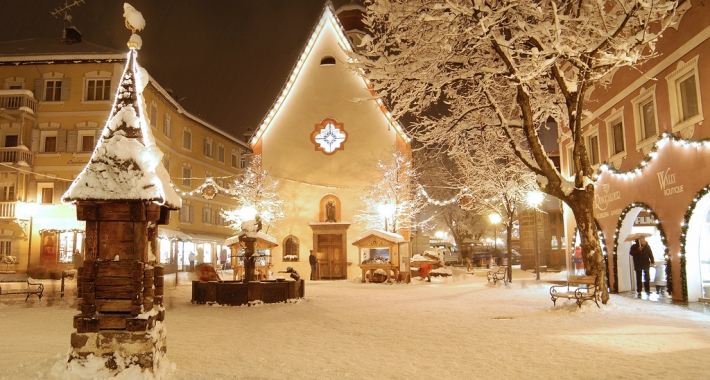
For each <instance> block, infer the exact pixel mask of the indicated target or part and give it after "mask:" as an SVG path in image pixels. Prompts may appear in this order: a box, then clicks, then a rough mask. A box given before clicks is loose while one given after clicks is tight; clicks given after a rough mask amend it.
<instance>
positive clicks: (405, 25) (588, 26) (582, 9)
mask: <svg viewBox="0 0 710 380" xmlns="http://www.w3.org/2000/svg"><path fill="white" fill-rule="evenodd" d="M676 4H677V2H676V1H669V0H648V1H645V2H644V1H638V0H614V1H611V0H599V1H598V0H575V1H569V0H551V1H549V2H548V1H542V2H541V1H529V0H507V1H500V0H377V1H374V0H367V1H366V6H367V8H368V13H367V18H366V21H365V22H366V25H367V26H368V28H369V29H370V35H369V36H367V37H366V38H365V39H364V40H363V44H362V45H363V46H362V48H363V52H362V53H360V54H354V56H353V58H355V59H356V60H357V62H355V63H354V65H355V67H356V69H358V70H360V71H362V72H364V73H365V74H366V75H367V77H368V78H369V79H370V80H371V83H372V86H373V89H374V91H375V93H376V95H377V96H379V97H381V98H382V99H383V100H384V101H385V103H386V104H387V105H388V106H389V108H390V109H391V112H392V115H393V116H394V117H396V118H400V117H402V116H403V115H407V114H409V115H413V116H415V117H416V120H415V122H413V123H412V125H411V130H412V134H413V135H414V137H415V138H416V139H418V140H419V141H420V142H422V143H424V144H427V145H430V146H431V145H441V144H443V145H445V146H446V147H448V148H449V149H453V150H456V149H460V147H461V146H467V145H469V144H470V139H469V137H470V134H471V133H472V132H474V131H477V130H482V129H486V128H491V127H494V128H497V129H499V130H500V131H501V132H502V133H503V134H504V136H506V137H507V138H508V144H509V145H510V146H511V148H512V149H513V151H514V153H515V155H516V156H517V157H518V158H519V159H520V160H521V161H522V162H523V163H524V164H525V165H526V166H527V167H528V168H529V169H530V170H531V171H532V172H533V173H535V174H536V176H537V177H536V178H537V182H538V185H539V186H540V188H541V189H542V190H543V191H544V192H545V193H547V194H550V195H553V196H555V197H557V198H559V199H560V200H562V201H563V202H565V203H566V204H567V205H568V206H569V207H570V209H571V210H572V212H573V213H574V216H575V219H576V222H577V226H578V228H579V231H580V235H581V237H582V249H583V252H584V262H585V268H587V269H588V271H589V273H590V274H592V275H597V276H598V278H599V282H598V285H599V286H600V287H601V289H603V294H602V300H603V301H604V302H606V301H607V299H608V297H609V296H608V294H607V286H606V283H605V279H604V276H603V274H604V272H605V271H604V260H603V255H602V250H601V247H600V244H599V240H598V237H597V234H596V230H595V223H594V214H593V211H594V207H593V206H594V179H595V178H594V172H595V171H594V169H593V167H592V164H591V162H590V160H589V158H588V155H587V147H586V146H585V142H584V138H583V136H582V127H583V125H584V120H585V116H587V115H588V112H587V111H585V99H586V98H585V95H587V93H588V92H589V90H590V88H592V87H593V86H599V85H602V84H603V81H604V80H605V78H608V77H609V76H610V74H612V73H614V72H615V71H616V70H618V69H619V68H621V67H625V66H636V65H639V64H640V63H641V62H643V61H644V60H646V59H648V58H650V57H652V56H654V55H655V52H654V43H655V41H656V40H657V38H658V36H659V35H660V34H661V33H662V32H663V30H664V29H665V28H666V27H668V26H669V24H670V23H671V22H672V21H673V20H674V18H673V17H669V16H672V15H673V12H674V11H675V6H676ZM548 118H553V119H554V120H556V121H557V122H558V123H560V124H562V125H563V128H568V129H569V130H568V131H566V132H565V133H569V134H571V138H572V140H573V141H574V147H573V161H574V165H575V166H574V168H573V173H574V176H573V178H572V179H571V180H568V179H567V178H565V177H563V176H562V175H561V174H560V172H559V171H558V170H557V169H556V168H555V166H554V164H553V163H552V161H551V160H550V158H549V157H548V155H547V153H546V152H545V149H544V148H543V145H542V143H541V142H540V139H539V137H538V128H539V127H540V126H542V125H543V124H544V123H545V122H546V121H547V120H548ZM516 131H521V132H522V134H523V136H524V137H525V140H524V142H525V145H524V146H523V145H521V144H519V143H518V142H517V140H516V139H515V138H514V136H515V132H516Z"/></svg>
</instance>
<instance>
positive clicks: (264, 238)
mask: <svg viewBox="0 0 710 380" xmlns="http://www.w3.org/2000/svg"><path fill="white" fill-rule="evenodd" d="M251 237H255V238H256V240H257V245H258V243H259V240H262V241H264V242H266V243H271V244H272V245H273V246H274V247H277V246H278V245H279V244H278V243H277V242H276V238H275V237H273V236H271V235H267V234H265V233H263V232H256V233H252V234H251ZM238 243H239V235H236V236H232V237H230V238H229V239H227V240H225V241H224V244H226V245H232V244H238Z"/></svg>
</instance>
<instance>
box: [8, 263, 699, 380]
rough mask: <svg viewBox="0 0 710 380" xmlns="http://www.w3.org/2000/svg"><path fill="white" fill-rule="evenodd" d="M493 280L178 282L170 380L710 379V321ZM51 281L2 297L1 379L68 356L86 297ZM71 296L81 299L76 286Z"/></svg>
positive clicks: (169, 321) (681, 311)
mask: <svg viewBox="0 0 710 380" xmlns="http://www.w3.org/2000/svg"><path fill="white" fill-rule="evenodd" d="M485 274H486V270H485V269H478V270H477V271H476V273H475V275H470V274H466V273H465V272H463V271H459V270H454V276H452V277H449V278H447V279H445V280H442V279H437V278H433V280H432V283H428V282H421V281H416V280H415V281H414V282H412V283H411V284H408V285H400V284H395V285H386V284H361V283H357V282H354V281H337V282H326V281H316V282H313V281H307V283H306V298H305V299H303V300H301V301H299V302H297V303H292V304H270V305H261V306H252V307H223V306H206V305H193V304H191V303H190V297H191V287H190V284H189V282H187V281H185V280H183V281H181V282H180V284H179V285H178V286H177V287H175V286H173V282H174V277H173V276H166V289H165V290H166V292H165V294H166V305H165V306H166V309H167V314H166V325H167V336H168V359H169V360H170V361H171V362H172V364H173V365H174V370H173V371H172V372H171V374H170V376H169V378H171V379H191V380H192V379H343V378H351V379H431V378H433V379H472V378H478V379H500V378H503V379H552V378H556V379H641V378H653V379H701V378H703V379H707V378H709V377H710V372H708V367H707V358H708V357H710V323H708V322H710V315H707V314H704V313H698V312H695V311H691V310H689V309H688V308H684V307H680V306H675V305H666V304H660V303H655V302H649V301H647V300H645V299H643V300H642V299H632V298H626V297H621V296H617V295H612V296H611V297H612V298H611V302H610V305H609V306H606V307H603V308H602V309H598V308H597V307H596V306H595V305H594V304H593V303H589V302H587V303H585V305H584V306H583V307H582V308H581V309H578V308H577V306H576V305H574V304H573V303H571V302H568V303H566V304H564V305H562V306H559V301H558V306H557V307H553V306H552V301H551V300H550V297H549V287H550V284H549V283H545V282H544V281H543V282H540V283H538V282H535V281H534V279H533V275H531V274H530V273H526V272H522V271H519V270H516V271H515V272H514V281H515V282H514V284H513V285H509V286H508V287H506V286H504V285H503V284H500V283H499V285H497V286H495V287H494V286H492V285H489V284H487V283H486V279H485ZM564 277H565V274H564V273H561V274H546V275H544V277H543V280H550V279H555V278H564ZM171 279H172V281H171ZM45 284H46V285H47V292H46V293H47V294H46V297H45V298H44V299H43V300H42V301H41V302H38V301H37V298H36V297H33V298H31V299H30V301H29V302H27V303H25V302H24V297H23V298H16V297H11V298H8V296H2V297H1V298H0V326H1V327H0V352H1V353H2V354H0V379H45V378H54V376H53V375H52V367H53V366H55V365H56V364H57V363H58V362H60V361H62V360H64V358H65V355H66V353H67V351H68V349H69V338H70V335H71V333H72V332H73V331H74V329H73V328H72V316H73V315H74V314H76V313H77V311H76V310H74V308H73V305H74V303H75V299H74V297H72V296H68V297H67V298H63V299H61V298H59V293H58V292H59V283H58V282H56V281H55V282H50V281H46V282H45ZM67 289H68V293H69V294H75V289H76V287H75V284H71V283H70V284H69V286H67ZM644 297H645V296H644ZM55 368H56V367H55ZM55 373H56V372H55Z"/></svg>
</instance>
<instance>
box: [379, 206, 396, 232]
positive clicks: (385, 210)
mask: <svg viewBox="0 0 710 380" xmlns="http://www.w3.org/2000/svg"><path fill="white" fill-rule="evenodd" d="M377 212H379V213H380V216H382V217H383V218H384V220H385V231H387V232H389V229H388V228H387V218H388V217H390V218H391V216H392V214H393V213H394V206H393V205H392V204H390V203H381V204H379V205H378V206H377ZM392 227H394V226H392ZM392 232H394V231H392Z"/></svg>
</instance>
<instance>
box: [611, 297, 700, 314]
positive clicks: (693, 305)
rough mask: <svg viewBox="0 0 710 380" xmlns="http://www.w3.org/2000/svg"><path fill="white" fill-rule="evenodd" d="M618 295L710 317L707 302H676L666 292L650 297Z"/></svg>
mask: <svg viewBox="0 0 710 380" xmlns="http://www.w3.org/2000/svg"><path fill="white" fill-rule="evenodd" d="M618 295H619V296H621V297H624V298H632V299H633V298H637V299H639V300H640V301H646V302H654V303H659V304H663V305H671V306H674V307H683V308H686V309H688V310H691V311H695V312H698V313H703V314H707V315H710V304H708V303H705V302H684V301H675V300H673V298H671V296H670V295H668V293H665V292H663V294H656V293H655V292H654V293H651V294H648V295H647V294H646V293H641V296H638V295H636V292H620V293H618Z"/></svg>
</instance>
